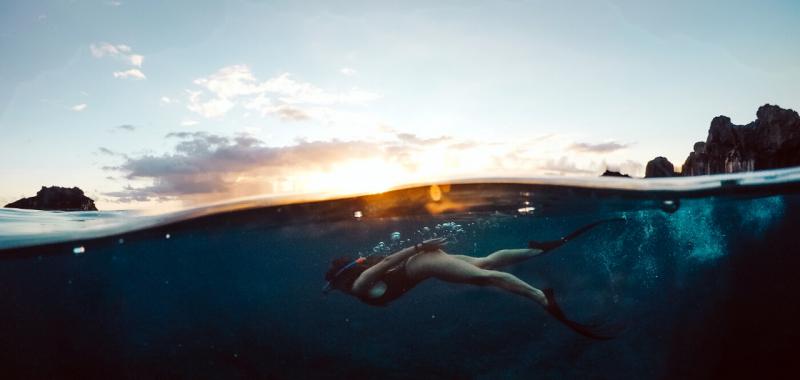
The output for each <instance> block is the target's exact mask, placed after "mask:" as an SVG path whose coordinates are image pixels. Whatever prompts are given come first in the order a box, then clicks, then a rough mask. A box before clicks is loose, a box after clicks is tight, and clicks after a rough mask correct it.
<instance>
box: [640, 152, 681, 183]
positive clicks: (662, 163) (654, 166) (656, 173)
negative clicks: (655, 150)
mask: <svg viewBox="0 0 800 380" xmlns="http://www.w3.org/2000/svg"><path fill="white" fill-rule="evenodd" d="M676 175H678V174H676V173H675V167H674V166H673V165H672V163H671V162H669V160H668V159H667V158H666V157H660V156H659V157H656V158H654V159H652V160H650V162H648V163H647V166H646V167H645V169H644V178H657V177H674V176H676Z"/></svg>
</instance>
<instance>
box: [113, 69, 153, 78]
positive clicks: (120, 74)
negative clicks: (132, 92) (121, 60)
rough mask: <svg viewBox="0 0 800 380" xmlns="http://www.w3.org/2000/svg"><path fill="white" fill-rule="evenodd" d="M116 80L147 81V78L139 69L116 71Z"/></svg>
mask: <svg viewBox="0 0 800 380" xmlns="http://www.w3.org/2000/svg"><path fill="white" fill-rule="evenodd" d="M114 78H122V79H137V80H141V79H147V77H146V76H145V75H144V73H142V72H141V71H139V69H129V70H125V71H115V72H114Z"/></svg>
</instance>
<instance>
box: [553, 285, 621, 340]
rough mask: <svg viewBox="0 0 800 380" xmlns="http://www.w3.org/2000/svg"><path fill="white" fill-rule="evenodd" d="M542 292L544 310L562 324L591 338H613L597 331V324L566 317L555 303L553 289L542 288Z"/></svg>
mask: <svg viewBox="0 0 800 380" xmlns="http://www.w3.org/2000/svg"><path fill="white" fill-rule="evenodd" d="M542 292H544V295H545V297H546V298H547V307H546V308H545V310H547V312H548V313H550V315H552V316H553V317H555V318H556V319H557V320H558V321H559V322H561V323H563V324H564V326H567V327H569V328H570V329H571V330H572V331H575V332H576V333H578V334H581V335H583V336H585V337H587V338H591V339H597V340H609V339H612V338H613V336H611V335H607V334H602V333H600V332H599V331H597V328H598V327H599V326H595V325H584V324H580V323H578V322H575V321H572V320H570V319H569V318H567V316H566V315H565V314H564V311H562V310H561V308H560V307H559V306H558V303H556V298H555V295H554V293H553V289H551V288H547V289H542Z"/></svg>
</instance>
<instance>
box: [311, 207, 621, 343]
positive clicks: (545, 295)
mask: <svg viewBox="0 0 800 380" xmlns="http://www.w3.org/2000/svg"><path fill="white" fill-rule="evenodd" d="M617 220H622V219H607V220H601V221H598V222H594V223H591V224H589V225H586V226H583V227H581V228H579V229H577V230H575V231H574V232H572V233H570V234H569V235H567V236H565V237H562V238H561V239H558V240H551V241H545V242H538V241H530V242H529V243H528V248H523V249H501V250H499V251H496V252H494V253H492V254H490V255H488V256H485V257H472V256H465V255H453V254H449V253H447V252H445V251H444V250H443V249H442V247H443V246H444V245H445V244H447V238H435V239H430V240H425V241H423V242H422V243H418V244H416V245H414V246H412V247H407V248H404V249H401V250H399V251H397V252H395V253H392V254H391V255H388V256H369V257H359V258H357V259H352V258H346V257H341V258H337V259H335V260H334V261H333V262H332V263H331V266H330V268H329V269H328V271H327V273H326V274H325V279H326V280H327V281H328V282H327V284H326V285H325V287H324V288H323V291H324V292H325V293H326V294H327V293H328V292H330V291H331V290H339V291H342V292H344V293H346V294H349V295H351V296H353V297H356V298H358V299H359V300H361V301H362V302H364V303H366V304H368V305H372V306H386V305H387V304H388V303H389V302H391V301H394V300H396V299H398V298H400V297H401V296H403V295H404V294H405V293H406V292H408V291H409V290H411V289H412V288H413V287H415V286H416V285H417V284H419V283H421V282H423V281H425V280H427V279H430V278H435V279H438V280H441V281H445V282H449V283H456V284H471V285H478V286H492V287H496V288H499V289H502V290H505V291H507V292H510V293H513V294H516V295H520V296H522V297H525V298H527V299H530V300H532V301H535V302H536V303H538V304H539V305H541V306H542V307H543V308H544V309H545V310H546V311H547V312H548V313H550V315H552V316H553V317H555V318H556V319H557V320H558V321H559V322H561V323H563V324H564V325H566V326H567V327H569V328H570V329H572V330H574V331H575V332H577V333H578V334H581V335H583V336H586V337H589V338H592V339H600V340H605V339H610V338H612V336H610V335H607V334H603V333H600V332H599V331H597V328H598V327H599V326H592V325H585V324H580V323H577V322H575V321H572V320H570V319H569V318H567V317H566V315H565V314H564V312H563V311H562V310H561V308H560V307H559V306H558V303H556V300H555V296H554V293H553V289H549V288H547V289H543V290H539V289H537V288H535V287H533V286H531V285H529V284H528V283H526V282H525V281H522V280H520V279H519V278H517V277H516V276H514V275H513V274H511V273H508V272H503V271H500V270H498V269H500V268H503V267H507V266H509V265H513V264H517V263H520V262H522V261H525V260H528V259H530V258H533V257H536V256H539V255H541V254H544V253H547V252H550V251H552V250H554V249H556V248H558V247H560V246H561V245H563V244H564V243H566V242H567V241H569V240H571V239H573V238H575V237H576V236H578V235H580V234H582V233H583V232H586V231H587V230H589V229H591V228H593V227H595V226H597V225H598V224H601V223H605V222H609V221H617Z"/></svg>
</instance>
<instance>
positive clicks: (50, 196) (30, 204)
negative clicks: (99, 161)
mask: <svg viewBox="0 0 800 380" xmlns="http://www.w3.org/2000/svg"><path fill="white" fill-rule="evenodd" d="M5 207H9V208H24V209H31V210H50V211H97V207H95V205H94V200H92V199H91V198H89V197H87V196H85V195H83V190H81V189H79V188H77V187H73V188H71V189H70V188H67V187H59V186H52V187H44V186H42V189H41V190H39V192H37V193H36V196H35V197H30V198H22V199H20V200H18V201H16V202H12V203H9V204H7V205H6V206H5Z"/></svg>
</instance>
